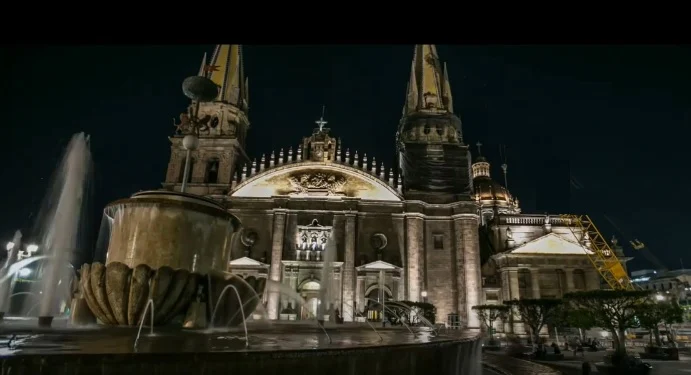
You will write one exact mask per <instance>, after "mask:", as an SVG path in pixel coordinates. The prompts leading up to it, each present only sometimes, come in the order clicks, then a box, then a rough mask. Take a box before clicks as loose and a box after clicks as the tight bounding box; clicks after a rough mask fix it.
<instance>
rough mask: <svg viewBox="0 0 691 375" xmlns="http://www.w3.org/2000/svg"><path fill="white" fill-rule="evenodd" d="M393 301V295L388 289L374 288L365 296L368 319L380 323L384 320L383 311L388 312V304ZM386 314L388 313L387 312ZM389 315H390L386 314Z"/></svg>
mask: <svg viewBox="0 0 691 375" xmlns="http://www.w3.org/2000/svg"><path fill="white" fill-rule="evenodd" d="M392 300H393V294H392V293H391V291H390V290H389V289H388V288H386V287H385V288H384V289H383V290H382V289H380V288H378V287H374V288H372V289H370V290H369V291H368V292H367V294H365V305H366V306H367V307H366V309H365V311H366V313H367V319H368V320H373V321H380V320H381V319H382V310H386V302H388V301H392ZM385 312H386V311H385ZM385 315H388V314H385Z"/></svg>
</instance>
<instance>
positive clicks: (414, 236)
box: [406, 216, 425, 302]
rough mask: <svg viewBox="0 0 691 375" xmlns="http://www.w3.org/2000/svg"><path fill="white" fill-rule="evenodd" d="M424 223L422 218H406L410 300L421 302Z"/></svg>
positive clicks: (407, 272)
mask: <svg viewBox="0 0 691 375" xmlns="http://www.w3.org/2000/svg"><path fill="white" fill-rule="evenodd" d="M423 225H424V221H423V219H422V217H420V216H408V217H406V226H407V231H406V232H407V233H406V234H407V236H406V237H407V241H406V245H407V247H408V249H407V250H408V257H407V258H408V262H407V263H406V269H407V271H406V274H407V276H408V300H409V301H412V302H419V301H420V286H421V285H420V266H421V264H420V255H421V254H422V251H423V249H424V243H425V242H424V240H425V238H424V232H423Z"/></svg>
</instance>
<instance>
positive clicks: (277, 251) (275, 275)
mask: <svg viewBox="0 0 691 375" xmlns="http://www.w3.org/2000/svg"><path fill="white" fill-rule="evenodd" d="M285 224H286V210H282V209H277V210H274V227H273V231H272V235H271V268H270V269H269V280H272V281H274V282H277V283H278V282H280V281H281V258H282V257H283V238H284V237H285V233H284V232H285ZM274 288H275V287H271V286H269V290H270V294H269V303H268V306H267V310H268V313H269V319H272V320H276V319H278V300H279V297H280V292H279V291H278V290H272V289H274Z"/></svg>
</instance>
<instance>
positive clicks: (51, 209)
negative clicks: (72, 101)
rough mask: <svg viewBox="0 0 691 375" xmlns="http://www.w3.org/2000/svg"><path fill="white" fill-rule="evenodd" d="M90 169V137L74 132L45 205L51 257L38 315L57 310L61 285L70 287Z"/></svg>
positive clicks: (44, 240) (45, 237)
mask: <svg viewBox="0 0 691 375" xmlns="http://www.w3.org/2000/svg"><path fill="white" fill-rule="evenodd" d="M90 172H91V151H90V150H89V137H88V136H87V135H85V134H84V133H78V134H75V135H74V136H72V139H71V140H70V143H69V144H68V146H67V150H66V151H65V155H64V157H63V159H62V162H61V164H60V166H59V167H58V171H57V174H56V177H55V181H54V183H53V186H51V188H50V191H49V193H48V196H47V200H46V202H45V206H44V210H45V211H44V216H43V215H42V216H43V217H42V218H41V219H42V222H41V223H40V228H42V241H41V244H42V246H41V248H42V249H43V253H44V254H45V255H47V256H49V257H50V260H49V261H48V262H46V265H45V268H44V270H43V277H42V278H41V280H40V286H41V291H42V295H43V298H42V299H41V302H40V307H39V316H40V317H49V316H53V315H54V314H55V313H56V310H57V309H56V308H57V306H58V301H56V300H55V297H56V296H58V295H62V293H58V290H57V289H58V288H69V284H70V276H72V275H70V274H69V270H68V269H67V268H66V267H65V266H64V265H65V263H66V262H72V261H74V260H75V259H74V258H75V255H76V252H77V249H78V248H79V245H80V244H79V241H78V240H79V237H80V235H81V234H82V233H80V224H81V221H82V220H81V219H82V213H83V209H84V207H85V203H86V202H85V199H84V198H85V195H86V188H87V183H88V182H89V178H88V177H89V173H90Z"/></svg>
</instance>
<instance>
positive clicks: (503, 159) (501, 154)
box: [499, 145, 509, 189]
mask: <svg viewBox="0 0 691 375" xmlns="http://www.w3.org/2000/svg"><path fill="white" fill-rule="evenodd" d="M499 157H500V158H501V162H502V164H501V170H502V171H503V172H504V187H505V188H507V189H508V188H509V180H508V177H507V176H506V170H507V169H508V168H509V166H508V164H506V146H505V145H499Z"/></svg>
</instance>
